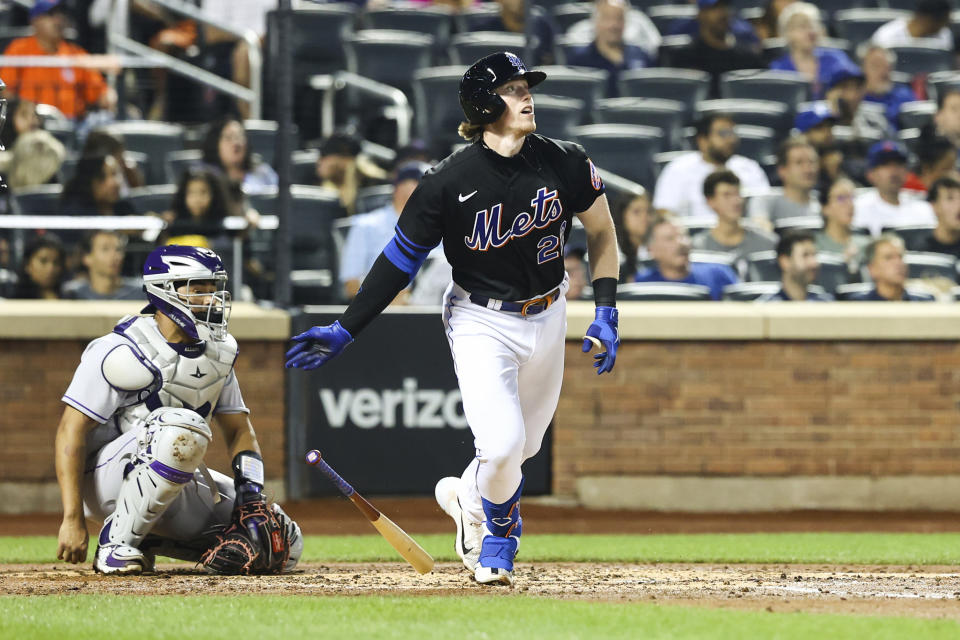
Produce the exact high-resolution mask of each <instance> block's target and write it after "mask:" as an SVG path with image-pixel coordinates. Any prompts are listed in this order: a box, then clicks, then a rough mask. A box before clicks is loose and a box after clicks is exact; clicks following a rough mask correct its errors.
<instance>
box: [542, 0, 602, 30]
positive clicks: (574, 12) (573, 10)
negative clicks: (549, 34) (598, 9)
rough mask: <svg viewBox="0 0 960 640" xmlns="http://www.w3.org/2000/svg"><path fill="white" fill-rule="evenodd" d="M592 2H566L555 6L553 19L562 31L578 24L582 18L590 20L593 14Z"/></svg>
mask: <svg viewBox="0 0 960 640" xmlns="http://www.w3.org/2000/svg"><path fill="white" fill-rule="evenodd" d="M593 7H594V4H593V3H592V2H565V3H563V4H558V5H557V6H555V7H554V8H553V10H552V11H551V13H552V14H553V21H554V22H555V23H556V25H557V29H558V30H559V32H560V33H564V32H565V31H566V30H567V29H569V28H570V27H572V26H573V25H575V24H577V23H578V22H580V21H581V20H589V19H590V18H591V17H592V16H593Z"/></svg>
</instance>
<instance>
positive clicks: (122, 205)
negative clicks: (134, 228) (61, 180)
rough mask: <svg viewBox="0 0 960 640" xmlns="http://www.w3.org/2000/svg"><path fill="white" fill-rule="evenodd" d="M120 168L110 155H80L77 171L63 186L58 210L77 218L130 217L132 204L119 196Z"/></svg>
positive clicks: (133, 211) (132, 209)
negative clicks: (99, 216) (101, 216)
mask: <svg viewBox="0 0 960 640" xmlns="http://www.w3.org/2000/svg"><path fill="white" fill-rule="evenodd" d="M120 183H121V178H120V167H119V166H118V165H117V161H116V160H115V159H114V158H113V156H110V155H105V154H99V155H92V156H81V157H80V160H79V161H78V162H77V168H76V171H75V173H74V174H73V176H72V177H71V178H70V180H68V181H67V184H66V185H64V187H63V194H62V195H61V196H60V211H61V213H62V214H64V215H76V216H97V215H104V216H124V215H133V214H134V213H136V212H135V210H134V208H133V205H132V204H130V202H129V201H128V200H124V199H122V198H121V197H120Z"/></svg>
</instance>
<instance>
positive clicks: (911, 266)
mask: <svg viewBox="0 0 960 640" xmlns="http://www.w3.org/2000/svg"><path fill="white" fill-rule="evenodd" d="M903 261H904V262H905V263H906V264H907V269H908V273H909V275H908V277H909V278H947V279H948V280H954V281H956V279H957V259H956V258H955V257H954V256H951V255H947V254H944V253H929V252H925V251H908V252H907V253H906V255H904V257H903Z"/></svg>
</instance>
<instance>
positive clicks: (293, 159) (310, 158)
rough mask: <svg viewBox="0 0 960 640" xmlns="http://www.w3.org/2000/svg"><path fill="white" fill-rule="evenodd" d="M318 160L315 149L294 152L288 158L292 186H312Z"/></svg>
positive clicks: (317, 153)
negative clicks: (290, 166) (291, 171)
mask: <svg viewBox="0 0 960 640" xmlns="http://www.w3.org/2000/svg"><path fill="white" fill-rule="evenodd" d="M318 160H320V152H319V151H318V150H317V149H307V150H299V151H294V152H293V154H292V155H291V156H290V164H291V165H292V169H293V177H292V181H293V184H313V183H314V182H315V181H316V180H317V161H318Z"/></svg>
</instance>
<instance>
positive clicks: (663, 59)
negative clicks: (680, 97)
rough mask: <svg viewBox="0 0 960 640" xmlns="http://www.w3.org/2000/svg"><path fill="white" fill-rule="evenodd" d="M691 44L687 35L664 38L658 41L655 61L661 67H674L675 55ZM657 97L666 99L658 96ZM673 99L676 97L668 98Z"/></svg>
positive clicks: (691, 39) (690, 39) (691, 40)
mask: <svg viewBox="0 0 960 640" xmlns="http://www.w3.org/2000/svg"><path fill="white" fill-rule="evenodd" d="M692 42H693V38H691V37H690V36H688V35H679V36H665V37H664V38H663V39H662V40H661V41H660V49H659V51H658V52H657V61H658V62H659V64H661V65H662V66H663V67H675V66H676V60H677V53H678V52H679V51H681V50H683V49H686V48H687V47H689V46H690V44H691V43H692ZM659 97H661V98H662V97H666V96H665V95H664V96H659ZM669 97H671V98H674V97H676V96H669Z"/></svg>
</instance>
